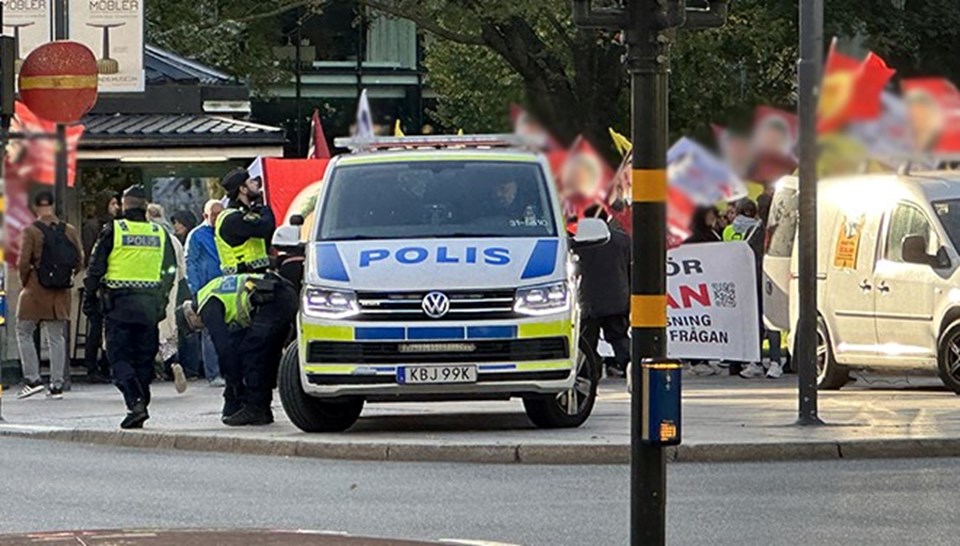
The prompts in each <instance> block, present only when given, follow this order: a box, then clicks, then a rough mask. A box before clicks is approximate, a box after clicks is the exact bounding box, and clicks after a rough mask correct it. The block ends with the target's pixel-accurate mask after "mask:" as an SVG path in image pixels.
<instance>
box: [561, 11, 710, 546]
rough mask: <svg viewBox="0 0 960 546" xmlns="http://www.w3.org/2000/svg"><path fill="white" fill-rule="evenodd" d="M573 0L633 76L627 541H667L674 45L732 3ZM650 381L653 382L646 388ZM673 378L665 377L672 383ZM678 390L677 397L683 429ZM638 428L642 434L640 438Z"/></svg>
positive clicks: (578, 20) (641, 545) (582, 21)
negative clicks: (665, 414)
mask: <svg viewBox="0 0 960 546" xmlns="http://www.w3.org/2000/svg"><path fill="white" fill-rule="evenodd" d="M590 4H591V0H574V2H573V21H574V23H575V24H576V25H578V26H580V27H583V28H600V29H606V30H613V31H616V30H622V31H623V36H624V42H625V44H626V46H627V55H626V64H627V70H628V72H629V73H630V88H631V99H630V104H631V122H632V130H631V133H632V137H633V152H632V154H633V158H632V165H631V167H632V173H631V184H632V191H631V197H632V226H633V253H632V258H633V277H632V278H631V291H630V292H631V296H630V326H631V336H632V342H631V343H632V351H631V365H630V377H631V383H632V385H633V391H632V393H631V399H630V408H631V411H630V416H631V417H630V425H631V435H630V544H631V545H633V546H656V545H663V544H666V493H667V475H666V458H665V456H664V447H663V446H664V444H665V443H667V444H676V443H678V442H679V435H678V434H674V436H673V437H672V438H671V437H669V434H666V435H665V434H664V433H663V432H662V431H656V430H655V431H652V432H651V431H650V428H651V427H653V426H655V425H656V423H651V422H649V421H650V417H651V416H650V415H649V414H648V412H649V411H650V407H649V404H651V403H652V402H651V401H652V400H654V399H655V398H656V396H658V395H659V394H662V392H663V391H660V392H659V393H658V392H654V391H653V389H652V388H651V386H650V384H652V380H650V378H651V376H652V374H653V373H654V370H655V369H656V370H659V371H665V370H669V369H673V370H674V373H676V374H677V375H676V378H677V379H676V381H677V382H679V370H678V369H677V368H678V367H677V366H676V365H675V364H673V363H670V362H668V361H667V358H666V357H667V344H666V326H667V298H666V287H667V275H666V254H667V245H666V240H667V237H666V235H667V221H666V220H667V210H666V197H667V173H666V167H667V138H668V130H667V129H668V128H667V124H668V104H667V97H668V95H667V93H668V82H669V74H670V44H671V42H672V40H673V34H674V29H675V28H676V27H680V26H683V27H686V28H710V27H717V26H722V25H723V23H724V20H725V18H726V12H727V0H705V2H703V3H702V4H701V7H700V8H699V9H691V8H688V7H687V2H686V0H625V1H624V2H623V4H622V5H623V7H622V8H597V9H593V8H592V7H591V5H590ZM648 381H650V384H648ZM669 382H670V380H669V379H668V380H667V384H669ZM678 390H679V389H677V390H674V391H673V394H674V395H675V396H677V398H676V399H675V402H676V408H677V412H678V415H677V422H676V423H675V425H676V426H677V427H679V425H680V423H679V392H678ZM641 430H643V431H644V433H643V434H642V433H641Z"/></svg>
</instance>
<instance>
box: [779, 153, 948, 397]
mask: <svg viewBox="0 0 960 546" xmlns="http://www.w3.org/2000/svg"><path fill="white" fill-rule="evenodd" d="M797 198H798V186H797V179H796V178H795V177H785V178H783V179H781V180H780V181H779V182H778V183H777V189H776V193H775V195H774V197H773V201H772V204H771V209H770V217H769V221H768V222H769V225H768V232H767V237H768V245H769V247H768V250H767V254H766V257H765V258H764V279H763V297H764V318H765V320H766V322H767V323H768V326H770V327H772V328H775V329H780V330H788V331H790V332H795V331H796V328H795V327H794V326H795V325H796V322H797V308H798V296H797V283H796V278H797V249H798V248H797V247H798V245H797V242H796V241H797V220H798V209H797V205H798V200H797ZM817 199H818V210H817V219H818V228H817V229H818V256H817V280H818V282H817V289H818V290H817V298H818V299H817V301H818V307H819V315H820V320H819V323H818V329H817V332H818V338H819V345H818V347H817V355H818V364H817V365H818V368H817V379H818V384H819V386H820V388H823V389H838V388H840V387H842V386H843V385H844V384H846V383H847V381H848V378H849V371H850V370H851V369H877V370H881V369H930V370H932V369H937V370H938V371H939V374H940V377H941V379H942V380H943V382H944V383H945V384H946V385H947V386H948V387H950V389H952V390H953V391H954V392H957V393H960V271H958V269H960V252H958V248H960V173H954V172H946V171H945V172H923V173H911V174H865V175H858V176H849V177H843V178H831V179H825V180H823V181H821V182H820V183H819V185H818V197H817ZM790 346H791V347H792V346H793V340H792V339H791V343H790Z"/></svg>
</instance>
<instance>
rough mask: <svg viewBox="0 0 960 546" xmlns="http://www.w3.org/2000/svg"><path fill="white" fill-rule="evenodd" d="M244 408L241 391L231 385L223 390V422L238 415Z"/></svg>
mask: <svg viewBox="0 0 960 546" xmlns="http://www.w3.org/2000/svg"><path fill="white" fill-rule="evenodd" d="M242 408H243V401H242V400H241V399H240V392H239V390H238V389H237V388H236V387H234V386H231V385H227V386H226V387H225V388H224V389H223V411H222V412H221V414H220V419H221V421H222V420H223V419H226V418H227V417H230V416H231V415H233V414H235V413H237V412H238V411H240V410H241V409H242Z"/></svg>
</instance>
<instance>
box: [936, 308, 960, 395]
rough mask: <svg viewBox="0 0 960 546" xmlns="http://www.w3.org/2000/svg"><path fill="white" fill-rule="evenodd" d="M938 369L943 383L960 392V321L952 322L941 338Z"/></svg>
mask: <svg viewBox="0 0 960 546" xmlns="http://www.w3.org/2000/svg"><path fill="white" fill-rule="evenodd" d="M937 370H938V371H939V372H940V379H941V380H942V381H943V384H944V385H946V386H947V387H949V388H950V390H952V391H953V392H954V393H956V394H960V321H957V322H954V323H953V324H951V325H950V327H949V328H947V331H946V332H945V333H944V334H943V337H941V338H940V350H939V351H937Z"/></svg>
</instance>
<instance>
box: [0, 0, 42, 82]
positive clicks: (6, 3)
mask: <svg viewBox="0 0 960 546" xmlns="http://www.w3.org/2000/svg"><path fill="white" fill-rule="evenodd" d="M2 3H3V34H5V35H6V36H13V37H14V39H15V41H16V44H15V46H16V49H17V51H16V58H17V61H16V63H17V72H19V71H20V64H21V62H22V61H23V59H26V58H27V55H29V54H30V52H31V51H33V50H34V49H36V48H37V47H38V46H41V45H43V44H45V43H47V42H49V41H51V40H52V39H53V11H52V10H53V8H52V7H51V6H52V4H53V2H52V0H3V2H2Z"/></svg>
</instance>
